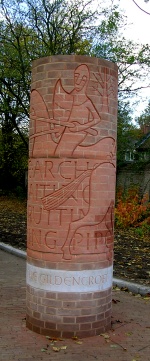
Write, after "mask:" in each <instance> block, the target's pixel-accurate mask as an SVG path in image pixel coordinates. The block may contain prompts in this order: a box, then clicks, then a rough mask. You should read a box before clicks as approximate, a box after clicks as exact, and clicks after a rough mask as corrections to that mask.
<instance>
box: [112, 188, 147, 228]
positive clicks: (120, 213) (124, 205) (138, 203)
mask: <svg viewBox="0 0 150 361" xmlns="http://www.w3.org/2000/svg"><path fill="white" fill-rule="evenodd" d="M149 215H150V203H149V202H148V196H147V195H144V196H143V197H141V196H140V192H139V189H138V188H137V187H132V188H130V189H129V190H128V191H127V192H125V193H124V192H123V191H122V189H119V191H118V193H117V200H116V208H115V224H116V226H117V227H120V228H128V227H138V226H140V225H142V223H143V222H144V224H145V225H146V224H147V225H148V228H149ZM146 227H147V226H145V228H146ZM142 228H143V227H142Z"/></svg>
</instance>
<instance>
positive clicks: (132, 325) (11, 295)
mask: <svg viewBox="0 0 150 361" xmlns="http://www.w3.org/2000/svg"><path fill="white" fill-rule="evenodd" d="M25 269H26V264H25V259H22V258H19V257H16V256H14V255H12V254H9V253H6V252H4V251H2V250H0V361H12V360H15V361H33V360H36V361H41V360H43V361H52V360H53V361H55V360H56V361H57V360H61V361H85V360H86V361H87V360H90V361H92V360H99V361H109V360H110V361H150V299H149V298H148V297H144V298H143V297H140V296H139V295H136V296H133V295H132V294H129V293H126V292H122V291H119V290H115V291H113V312H112V329H111V330H110V331H109V332H108V333H107V334H104V335H102V336H96V337H91V338H86V339H82V340H69V339H68V340H67V339H64V340H63V341H57V342H53V344H52V341H50V340H48V339H47V338H46V337H45V336H41V335H38V334H36V333H33V332H32V331H30V330H28V329H27V328H26V323H25V317H26V285H25ZM63 346H67V348H65V347H64V349H60V350H59V351H54V350H53V347H57V348H60V347H63ZM41 350H43V351H41Z"/></svg>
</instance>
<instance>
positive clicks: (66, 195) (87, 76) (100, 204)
mask: <svg viewBox="0 0 150 361" xmlns="http://www.w3.org/2000/svg"><path fill="white" fill-rule="evenodd" d="M116 123H117V66H116V65H115V64H113V63H111V62H108V61H106V60H103V59H97V58H91V57H88V56H76V55H68V56H59V55H58V56H51V57H46V58H41V59H39V60H36V61H34V62H33V68H32V84H31V102H30V150H29V152H30V158H29V178H28V179H29V180H28V241H27V327H28V328H30V329H31V330H33V331H36V332H38V333H41V334H43V335H50V336H56V337H59V336H61V337H72V336H75V335H76V336H78V337H86V336H94V335H97V334H99V333H101V332H104V331H106V330H107V329H109V328H110V325H111V288H112V267H113V226H114V201H115V170H116V154H115V152H116Z"/></svg>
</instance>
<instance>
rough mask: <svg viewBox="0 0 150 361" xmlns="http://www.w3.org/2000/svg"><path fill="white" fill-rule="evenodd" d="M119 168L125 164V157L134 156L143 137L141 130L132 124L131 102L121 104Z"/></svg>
mask: <svg viewBox="0 0 150 361" xmlns="http://www.w3.org/2000/svg"><path fill="white" fill-rule="evenodd" d="M117 133H118V135H117V137H118V142H117V166H118V168H120V167H121V166H122V165H124V164H125V155H127V153H131V154H133V152H134V148H135V144H136V142H137V141H138V140H139V138H140V137H141V134H142V133H141V130H140V129H139V128H137V126H136V125H134V124H133V122H132V111H131V109H130V106H129V102H119V105H118V127H117Z"/></svg>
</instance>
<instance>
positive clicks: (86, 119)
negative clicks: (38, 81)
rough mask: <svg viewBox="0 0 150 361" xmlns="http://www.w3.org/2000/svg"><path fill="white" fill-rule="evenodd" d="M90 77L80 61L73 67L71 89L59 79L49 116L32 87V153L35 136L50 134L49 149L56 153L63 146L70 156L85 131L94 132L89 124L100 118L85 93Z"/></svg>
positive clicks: (81, 140) (62, 150) (80, 142)
mask: <svg viewBox="0 0 150 361" xmlns="http://www.w3.org/2000/svg"><path fill="white" fill-rule="evenodd" d="M89 78H90V74H89V69H88V67H87V65H84V64H83V65H80V66H78V67H77V68H76V69H75V73H74V89H73V90H72V91H71V92H70V93H68V92H66V91H65V90H64V88H63V86H62V83H61V80H60V79H59V80H58V81H57V82H56V85H55V89H54V96H53V118H52V119H51V118H50V116H49V112H48V109H47V107H46V104H45V103H44V101H43V99H42V97H41V95H40V94H39V93H38V92H37V90H33V91H32V93H31V116H30V117H31V121H32V122H33V124H34V126H33V130H32V133H31V136H30V140H32V139H33V143H32V156H34V152H35V149H36V141H37V140H38V137H40V136H43V135H47V134H51V139H52V142H53V146H52V147H51V151H50V152H52V155H58V156H60V154H61V153H63V152H64V149H65V155H66V156H72V155H73V153H74V151H75V150H76V148H77V147H78V145H81V144H82V142H83V140H85V138H86V136H87V134H91V135H92V136H95V135H97V130H95V129H93V128H92V127H93V126H95V125H96V124H98V123H99V122H100V120H101V117H100V115H99V114H98V111H97V109H96V107H95V106H94V104H93V103H92V101H91V99H90V98H89V97H88V96H87V87H88V83H89ZM43 127H44V130H43ZM66 143H67V148H66ZM52 150H53V151H52Z"/></svg>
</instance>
